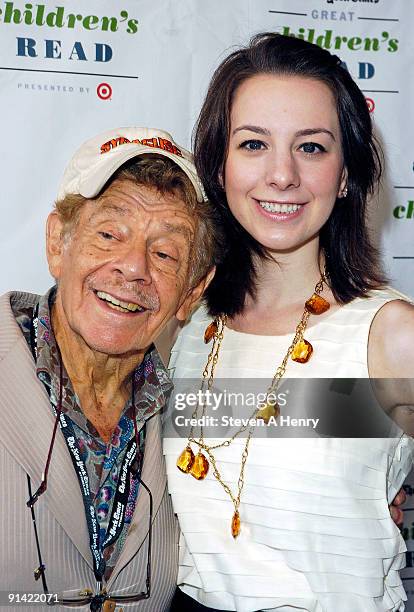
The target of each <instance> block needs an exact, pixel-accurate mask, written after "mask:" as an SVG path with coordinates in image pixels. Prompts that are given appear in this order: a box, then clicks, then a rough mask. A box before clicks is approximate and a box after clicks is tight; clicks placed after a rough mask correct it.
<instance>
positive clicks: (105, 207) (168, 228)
mask: <svg viewBox="0 0 414 612" xmlns="http://www.w3.org/2000/svg"><path fill="white" fill-rule="evenodd" d="M114 199H116V198H114V197H113V195H106V196H105V193H104V194H102V196H101V197H100V198H98V199H97V200H95V204H96V206H95V207H94V208H93V210H92V212H91V214H90V216H89V222H90V223H92V224H96V223H100V222H101V221H105V220H106V219H108V220H117V219H128V218H129V219H133V218H134V217H135V216H136V215H137V214H138V215H139V207H138V208H137V205H136V203H135V202H130V203H129V202H117V201H114ZM175 202H176V203H178V200H177V199H175ZM139 204H141V203H139ZM146 204H148V206H146V207H145V208H146V210H147V211H148V212H149V213H150V214H151V206H152V205H154V206H155V209H154V211H153V213H154V217H155V216H157V217H159V216H160V214H161V215H162V214H163V213H164V206H163V205H164V204H165V202H162V201H159V200H158V201H157V200H154V201H153V202H148V201H147V202H146ZM157 204H159V205H160V206H159V207H158V206H157ZM157 213H158V214H157ZM182 215H184V216H185V217H186V218H187V220H188V222H190V223H191V226H192V227H191V228H190V227H189V223H188V222H187V223H186V222H185V221H183V222H181V221H180V220H179V218H178V217H177V219H176V220H175V221H171V220H168V221H167V220H166V219H162V218H161V220H158V225H159V227H160V228H161V229H162V230H163V231H165V232H167V233H173V234H179V235H182V236H184V238H186V239H187V240H188V241H189V242H192V241H193V239H194V229H193V227H194V225H195V216H194V214H192V212H191V211H190V210H189V209H188V208H187V207H186V206H185V204H184V203H183V210H182V214H181V215H180V216H182Z"/></svg>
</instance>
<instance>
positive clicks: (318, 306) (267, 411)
mask: <svg viewBox="0 0 414 612" xmlns="http://www.w3.org/2000/svg"><path fill="white" fill-rule="evenodd" d="M324 283H326V276H325V273H324V274H322V276H321V278H320V279H319V281H318V282H317V283H316V285H315V289H314V293H313V294H312V296H311V297H310V298H309V299H308V300H307V301H306V302H305V307H304V311H303V313H302V316H301V319H300V321H299V323H298V324H297V326H296V330H295V335H294V337H293V341H292V343H291V345H290V346H289V348H288V350H287V351H286V355H285V356H284V358H283V360H282V362H281V364H280V365H279V366H278V368H277V369H276V372H275V374H274V376H273V379H272V382H271V384H270V386H269V388H268V389H267V391H266V401H265V402H264V406H261V407H258V408H256V410H255V411H254V413H253V415H252V416H253V417H255V418H256V419H261V420H263V421H264V422H265V423H268V422H269V419H270V418H271V417H274V418H276V417H278V416H279V413H280V410H279V406H278V404H277V403H276V401H275V399H273V398H275V397H276V392H277V389H278V387H279V384H280V381H281V379H282V378H283V376H284V374H285V372H286V367H287V363H288V360H289V358H291V359H292V360H293V361H297V362H298V363H306V362H307V361H309V359H310V357H311V355H312V353H313V347H312V345H311V343H310V342H308V340H305V338H304V333H305V330H306V327H307V324H308V320H309V317H310V315H311V314H312V315H320V314H323V313H324V312H326V311H327V310H328V309H329V307H330V304H329V302H328V301H327V300H325V299H324V298H323V297H322V296H321V293H322V291H323V286H324ZM226 323H227V316H226V315H220V316H218V317H217V318H216V319H214V321H212V323H210V325H209V326H208V327H207V329H206V331H205V333H204V342H205V343H206V344H207V343H208V342H210V341H211V340H213V346H212V349H211V351H210V353H209V356H208V358H207V362H206V365H205V368H204V371H203V380H202V383H201V390H202V391H204V390H205V389H206V388H207V389H210V388H211V387H212V385H213V382H214V370H215V368H216V365H217V361H218V358H219V353H220V347H221V343H222V341H223V337H224V330H225V328H226ZM200 407H201V416H204V414H205V404H204V403H202V404H201V406H200V403H199V404H197V406H196V408H195V410H194V412H193V415H192V418H193V419H196V418H197V416H198V411H199V408H200ZM246 430H248V433H247V438H246V444H245V446H244V450H243V453H242V457H241V464H240V474H239V479H238V482H237V493H233V491H232V490H231V489H230V487H229V485H228V484H226V483H225V482H224V481H223V479H222V477H221V474H220V471H219V469H218V467H217V462H216V458H215V457H214V454H213V451H214V450H215V449H217V448H222V447H225V446H230V444H231V443H232V442H233V440H234V439H235V438H236V437H237V436H239V435H240V434H241V433H243V432H245V431H246ZM252 433H253V427H250V428H249V427H248V425H244V426H242V427H241V428H240V429H238V430H237V431H236V433H235V434H234V435H233V436H232V437H231V438H228V439H227V440H224V441H223V442H220V443H218V444H213V445H209V444H207V443H206V442H205V440H204V435H203V427H202V426H200V437H199V438H196V437H194V427H193V426H191V429H190V433H189V436H188V441H187V446H186V448H185V449H184V450H183V452H182V453H181V455H180V456H179V457H178V460H177V467H178V469H179V470H181V471H182V472H184V473H185V474H191V475H192V476H194V478H196V479H197V480H203V479H204V478H205V477H206V476H207V473H208V470H209V462H208V459H209V460H210V463H211V465H212V468H213V475H214V477H215V478H216V480H217V481H218V482H219V483H220V484H221V486H222V487H223V489H224V490H225V492H226V493H227V495H228V496H229V497H230V499H231V501H232V502H233V506H234V513H233V517H232V521H231V533H232V536H233V537H234V538H237V536H238V535H239V534H240V529H241V525H240V514H239V507H240V498H241V494H242V490H243V486H244V468H245V465H246V461H247V457H248V454H249V444H250V439H251V437H252ZM191 444H195V445H196V446H198V452H197V455H194V453H193V450H192V448H191ZM202 451H204V453H205V454H204V453H203V452H202ZM206 455H207V456H208V459H207V457H206Z"/></svg>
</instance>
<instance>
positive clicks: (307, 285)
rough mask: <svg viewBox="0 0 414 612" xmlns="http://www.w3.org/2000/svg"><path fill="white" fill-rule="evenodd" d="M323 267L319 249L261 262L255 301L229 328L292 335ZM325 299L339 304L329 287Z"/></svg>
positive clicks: (304, 250)
mask: <svg viewBox="0 0 414 612" xmlns="http://www.w3.org/2000/svg"><path fill="white" fill-rule="evenodd" d="M306 246H307V247H309V245H306ZM321 268H322V269H323V261H321V264H320V263H319V254H318V252H317V250H316V249H315V248H313V249H310V248H303V249H298V250H296V251H294V252H290V253H278V254H274V259H272V260H269V259H265V260H263V259H260V260H258V261H257V262H256V270H257V277H256V288H257V289H256V295H255V298H254V299H252V298H251V297H250V296H249V297H248V298H247V300H246V306H245V308H244V309H243V312H242V313H241V314H239V315H236V316H235V317H233V318H232V319H231V320H230V321H229V322H228V325H229V327H231V328H232V329H235V330H237V331H244V332H247V333H256V334H263V335H268V334H269V335H283V334H287V333H290V332H292V331H293V330H294V329H295V328H296V325H297V323H298V322H299V320H300V318H301V316H302V313H303V309H304V303H305V302H306V300H307V299H308V298H309V297H310V296H311V295H312V293H313V291H314V288H315V285H316V283H317V282H318V281H319V279H320V277H321ZM323 296H324V297H325V299H327V300H328V301H329V302H330V303H331V304H335V300H334V298H333V295H332V292H331V291H330V289H329V288H328V287H327V286H326V285H325V287H324V292H323Z"/></svg>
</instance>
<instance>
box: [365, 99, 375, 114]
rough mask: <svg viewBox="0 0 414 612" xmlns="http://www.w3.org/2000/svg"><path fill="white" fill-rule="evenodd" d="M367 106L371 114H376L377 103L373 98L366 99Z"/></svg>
mask: <svg viewBox="0 0 414 612" xmlns="http://www.w3.org/2000/svg"><path fill="white" fill-rule="evenodd" d="M365 100H366V103H367V106H368V110H369V112H370V113H373V112H374V109H375V102H374V100H373V99H372V98H365Z"/></svg>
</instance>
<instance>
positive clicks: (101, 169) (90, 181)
mask: <svg viewBox="0 0 414 612" xmlns="http://www.w3.org/2000/svg"><path fill="white" fill-rule="evenodd" d="M148 153H149V154H151V155H160V156H161V157H167V158H168V159H171V160H172V161H173V162H174V163H176V164H177V166H179V167H180V168H181V169H182V170H183V172H185V174H186V175H187V176H188V178H189V179H190V181H191V184H192V185H193V187H194V189H195V192H196V195H197V200H198V201H199V202H202V201H203V200H204V193H203V191H202V188H201V185H200V183H199V182H198V179H197V177H196V175H195V173H194V172H193V171H192V170H191V168H190V167H189V166H188V165H187V164H186V159H185V158H184V157H179V156H178V155H175V154H174V153H169V152H168V151H164V150H163V149H155V148H154V147H148V146H144V145H137V144H135V143H131V144H124V145H123V146H122V150H120V149H118V150H117V155H116V156H113V157H112V156H111V155H110V153H103V154H102V158H101V159H100V160H99V164H97V165H96V167H95V168H93V169H91V170H90V172H88V176H87V177H86V178H84V179H82V180H81V181H80V182H79V193H80V194H81V195H83V197H85V198H94V197H96V196H97V195H98V194H99V193H100V192H101V190H102V189H103V187H104V186H105V184H106V183H107V181H108V180H109V179H110V178H111V176H113V174H114V173H115V172H116V171H117V170H118V169H119V168H120V167H121V166H122V165H123V164H124V163H125V162H127V161H129V160H130V159H133V158H134V157H139V156H140V155H146V154H148Z"/></svg>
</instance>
